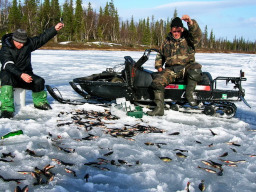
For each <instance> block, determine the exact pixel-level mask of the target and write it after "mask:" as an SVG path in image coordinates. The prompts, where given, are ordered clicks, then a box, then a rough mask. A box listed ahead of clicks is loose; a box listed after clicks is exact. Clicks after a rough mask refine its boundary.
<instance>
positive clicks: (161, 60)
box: [155, 20, 202, 69]
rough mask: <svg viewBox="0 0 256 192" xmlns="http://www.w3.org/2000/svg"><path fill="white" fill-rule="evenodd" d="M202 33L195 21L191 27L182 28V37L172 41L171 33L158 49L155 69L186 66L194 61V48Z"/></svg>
mask: <svg viewBox="0 0 256 192" xmlns="http://www.w3.org/2000/svg"><path fill="white" fill-rule="evenodd" d="M201 37H202V32H201V29H200V27H199V25H198V24H197V22H196V21H195V20H193V25H191V26H188V29H186V28H184V32H183V33H182V37H181V38H180V39H178V40H176V39H174V38H173V36H172V34H171V32H170V33H169V34H168V36H167V37H166V40H165V42H164V43H163V44H162V45H161V47H160V50H159V51H160V53H158V54H157V56H156V60H155V68H156V69H158V68H161V67H163V65H164V64H165V67H170V66H171V65H186V64H188V63H190V62H194V61H195V47H196V45H197V44H198V43H199V42H200V40H201Z"/></svg>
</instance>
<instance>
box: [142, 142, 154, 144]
mask: <svg viewBox="0 0 256 192" xmlns="http://www.w3.org/2000/svg"><path fill="white" fill-rule="evenodd" d="M144 144H145V145H155V143H151V142H146V143H144Z"/></svg>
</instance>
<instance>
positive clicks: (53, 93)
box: [45, 85, 108, 106]
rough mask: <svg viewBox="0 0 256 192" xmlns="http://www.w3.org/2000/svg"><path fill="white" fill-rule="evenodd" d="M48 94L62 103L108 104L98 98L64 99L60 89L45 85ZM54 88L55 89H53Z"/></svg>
mask: <svg viewBox="0 0 256 192" xmlns="http://www.w3.org/2000/svg"><path fill="white" fill-rule="evenodd" d="M45 87H46V89H47V91H48V92H49V94H50V95H51V96H52V97H53V98H54V99H55V100H56V101H58V102H59V103H62V104H69V105H84V104H86V103H89V104H96V105H104V106H107V105H108V104H107V103H106V102H100V101H99V100H88V99H85V100H84V99H83V100H70V99H64V98H63V97H62V95H61V93H60V91H59V90H58V89H57V88H56V87H51V86H50V85H46V86H45ZM55 90H56V91H55ZM56 92H58V93H56Z"/></svg>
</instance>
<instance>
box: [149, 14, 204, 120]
mask: <svg viewBox="0 0 256 192" xmlns="http://www.w3.org/2000/svg"><path fill="white" fill-rule="evenodd" d="M182 20H183V21H185V22H187V25H188V30H187V29H186V28H184V27H183V24H182ZM201 37H202V32H201V29H200V27H199V26H198V24H197V22H196V21H195V20H194V19H191V18H190V17H189V16H188V15H183V16H182V18H179V17H176V18H174V19H173V20H172V23H171V31H170V33H169V34H168V36H167V38H166V40H165V42H164V43H163V44H162V45H161V47H160V50H159V51H160V52H159V53H158V54H157V56H156V60H155V68H156V69H157V70H158V72H159V75H158V76H157V77H156V78H155V79H154V80H153V82H152V87H153V89H154V95H155V100H154V101H155V103H156V105H157V106H156V108H155V109H154V110H153V111H150V112H148V114H149V115H151V116H154V115H159V116H162V115H164V88H165V87H166V86H167V85H168V84H169V83H172V82H174V81H175V79H176V78H182V79H184V78H186V80H187V87H186V99H187V100H188V102H189V104H190V105H191V106H196V105H197V102H196V101H195V99H194V98H193V92H194V90H195V87H196V84H197V82H199V81H200V80H201V73H202V71H201V67H202V66H201V65H200V64H199V63H196V62H195V47H196V45H197V44H198V43H199V42H200V40H201ZM163 65H165V69H163Z"/></svg>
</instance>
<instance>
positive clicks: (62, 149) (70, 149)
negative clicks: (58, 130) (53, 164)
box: [52, 144, 76, 153]
mask: <svg viewBox="0 0 256 192" xmlns="http://www.w3.org/2000/svg"><path fill="white" fill-rule="evenodd" d="M52 145H53V146H55V147H57V148H58V149H59V150H60V151H64V152H66V153H74V152H75V151H76V150H75V149H72V148H63V147H60V146H58V145H56V144H52Z"/></svg>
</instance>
